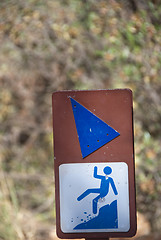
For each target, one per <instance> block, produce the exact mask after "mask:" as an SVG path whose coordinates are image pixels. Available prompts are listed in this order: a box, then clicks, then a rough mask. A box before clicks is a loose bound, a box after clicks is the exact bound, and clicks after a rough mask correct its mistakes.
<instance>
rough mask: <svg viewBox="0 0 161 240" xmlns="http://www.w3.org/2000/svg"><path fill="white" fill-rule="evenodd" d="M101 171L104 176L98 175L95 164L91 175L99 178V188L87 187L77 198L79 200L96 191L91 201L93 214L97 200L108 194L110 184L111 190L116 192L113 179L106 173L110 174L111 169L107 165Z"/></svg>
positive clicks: (95, 210) (95, 211)
mask: <svg viewBox="0 0 161 240" xmlns="http://www.w3.org/2000/svg"><path fill="white" fill-rule="evenodd" d="M103 171H104V173H105V176H103V175H98V174H97V167H96V166H95V167H94V174H93V177H94V178H97V179H100V180H101V183H100V188H92V189H87V190H86V191H85V192H83V193H82V194H81V195H80V196H79V197H78V198H77V200H78V201H81V200H82V199H83V198H85V197H87V196H88V195H89V194H90V193H98V196H97V197H96V198H94V199H93V202H92V206H93V213H94V214H96V213H97V204H98V200H99V199H101V198H103V197H105V196H106V195H107V194H108V192H109V187H110V185H111V187H112V190H113V192H114V194H115V195H117V194H118V192H117V189H116V187H115V184H114V181H113V179H112V178H111V177H109V176H108V175H110V174H111V173H112V169H111V168H110V167H109V166H107V167H105V168H104V170H103Z"/></svg>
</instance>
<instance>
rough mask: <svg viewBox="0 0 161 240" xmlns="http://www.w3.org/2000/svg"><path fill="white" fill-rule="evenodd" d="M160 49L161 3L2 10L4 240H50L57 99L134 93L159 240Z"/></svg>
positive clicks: (31, 3) (0, 190)
mask: <svg viewBox="0 0 161 240" xmlns="http://www.w3.org/2000/svg"><path fill="white" fill-rule="evenodd" d="M160 43H161V2H160V1H159V0H158V1H157V0H155V1H150V0H148V1H146V0H143V1H135V0H133V1H128V0H126V1H125V0H120V1H114V0H107V1H103V0H100V1H97V0H88V1H79V0H46V1H42V0H28V1H25V0H5V1H1V2H0V46H1V47H0V89H1V91H0V239H3V240H25V239H33V240H36V239H43V240H45V239H52V236H53V232H54V224H55V210H54V178H53V151H52V116H51V93H52V92H53V91H55V90H63V89H99V88H124V87H129V88H131V89H132V90H133V93H134V120H135V151H136V180H137V206H138V211H139V212H141V213H142V214H144V216H145V217H146V219H147V221H148V223H149V224H150V229H151V231H152V233H153V232H157V233H159V231H160V226H161V204H160V198H161V148H160V144H161V137H160V132H161V124H160V116H161V79H160V76H161V54H160V53H161V45H160ZM143 234H144V232H143ZM158 239H159V238H158Z"/></svg>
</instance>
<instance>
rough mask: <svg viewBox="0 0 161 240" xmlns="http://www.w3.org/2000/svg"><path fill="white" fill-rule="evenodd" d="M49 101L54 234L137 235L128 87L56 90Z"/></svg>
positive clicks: (130, 101)
mask: <svg viewBox="0 0 161 240" xmlns="http://www.w3.org/2000/svg"><path fill="white" fill-rule="evenodd" d="M52 101H53V102H52V103H53V131H54V168H55V196H56V228H57V235H58V237H60V238H65V239H68V238H109V237H131V236H133V235H135V232H136V197H135V171H134V140H133V110H132V105H133V104H132V92H131V90H129V89H119V90H95V91H59V92H55V93H53V99H52Z"/></svg>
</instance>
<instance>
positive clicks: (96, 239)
mask: <svg viewBox="0 0 161 240" xmlns="http://www.w3.org/2000/svg"><path fill="white" fill-rule="evenodd" d="M85 240H110V239H109V238H85Z"/></svg>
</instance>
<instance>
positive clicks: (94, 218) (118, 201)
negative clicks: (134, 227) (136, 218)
mask: <svg viewBox="0 0 161 240" xmlns="http://www.w3.org/2000/svg"><path fill="white" fill-rule="evenodd" d="M59 184H60V222H61V230H62V232H64V233H74V232H127V231H128V230H129V229H130V216H129V186H128V166H127V164H126V163H125V162H113V163H109V162H108V163H73V164H62V165H60V167H59Z"/></svg>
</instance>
